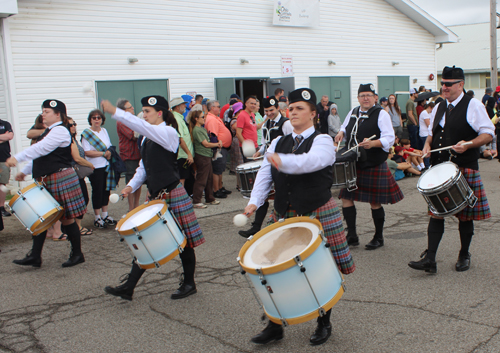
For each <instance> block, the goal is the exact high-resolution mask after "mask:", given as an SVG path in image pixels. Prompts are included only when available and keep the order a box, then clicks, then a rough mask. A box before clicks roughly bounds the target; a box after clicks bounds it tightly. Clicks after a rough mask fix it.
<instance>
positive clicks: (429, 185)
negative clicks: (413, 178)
mask: <svg viewBox="0 0 500 353" xmlns="http://www.w3.org/2000/svg"><path fill="white" fill-rule="evenodd" d="M458 173H459V170H458V167H457V166H456V164H455V163H452V162H444V163H441V164H438V165H436V166H434V167H432V168H431V169H429V170H428V171H426V172H425V173H424V174H422V176H421V177H420V179H418V183H417V187H418V188H419V189H421V190H428V189H434V188H436V187H438V186H440V185H443V184H445V183H446V182H447V181H449V180H451V179H453V178H455V177H456V176H457V175H458Z"/></svg>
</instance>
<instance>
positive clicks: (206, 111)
mask: <svg viewBox="0 0 500 353" xmlns="http://www.w3.org/2000/svg"><path fill="white" fill-rule="evenodd" d="M209 100H210V99H208V98H203V100H202V101H201V107H202V108H203V113H204V114H205V116H207V113H208V108H207V103H208V101H209Z"/></svg>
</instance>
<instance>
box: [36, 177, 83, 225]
mask: <svg viewBox="0 0 500 353" xmlns="http://www.w3.org/2000/svg"><path fill="white" fill-rule="evenodd" d="M38 181H40V182H43V183H44V185H45V188H46V189H47V191H48V192H49V193H50V194H51V195H52V197H53V198H55V199H56V201H57V202H59V204H60V205H61V207H64V214H63V216H62V219H72V218H76V217H78V216H82V215H84V214H85V212H87V205H86V204H85V199H84V198H83V194H82V189H81V188H80V181H79V180H78V176H77V175H76V173H75V171H74V170H73V168H67V169H65V170H63V171H61V172H56V173H53V174H50V175H47V176H46V177H43V178H38Z"/></svg>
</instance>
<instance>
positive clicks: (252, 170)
mask: <svg viewBox="0 0 500 353" xmlns="http://www.w3.org/2000/svg"><path fill="white" fill-rule="evenodd" d="M261 165H262V159H259V160H257V161H253V162H247V163H243V164H240V165H239V166H237V167H236V176H237V178H238V180H239V182H240V183H239V184H240V192H241V193H242V194H243V196H250V194H251V193H252V189H253V183H254V182H255V178H257V172H258V171H259V169H260V167H261Z"/></svg>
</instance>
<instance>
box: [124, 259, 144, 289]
mask: <svg viewBox="0 0 500 353" xmlns="http://www.w3.org/2000/svg"><path fill="white" fill-rule="evenodd" d="M144 272H146V270H145V269H143V268H140V267H139V265H137V264H136V263H135V261H132V269H131V270H130V273H129V275H128V279H127V285H128V286H130V287H133V288H135V286H136V285H137V282H139V280H140V279H141V277H142V275H143V274H144Z"/></svg>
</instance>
